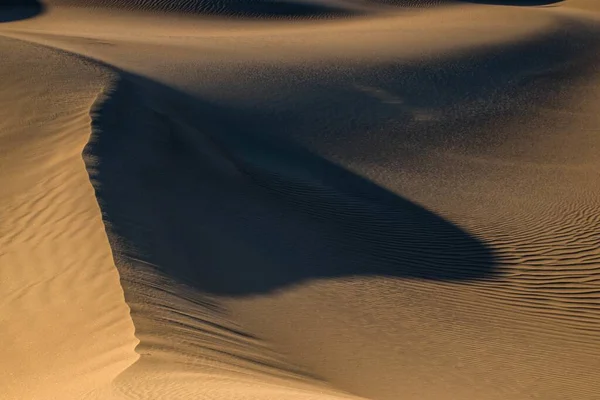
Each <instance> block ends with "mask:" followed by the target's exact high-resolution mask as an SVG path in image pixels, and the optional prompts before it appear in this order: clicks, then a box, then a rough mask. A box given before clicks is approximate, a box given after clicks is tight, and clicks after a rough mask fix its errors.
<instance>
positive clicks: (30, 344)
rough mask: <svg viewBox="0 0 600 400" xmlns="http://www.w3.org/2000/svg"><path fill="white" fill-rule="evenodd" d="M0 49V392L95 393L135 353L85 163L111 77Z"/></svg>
mask: <svg viewBox="0 0 600 400" xmlns="http://www.w3.org/2000/svg"><path fill="white" fill-rule="evenodd" d="M0 47H1V50H0V51H1V52H2V54H3V60H2V61H0V70H1V71H2V77H3V78H2V81H3V84H4V89H5V90H3V93H2V95H1V96H0V103H1V104H2V111H0V115H1V116H0V118H1V119H2V129H0V131H1V132H2V133H1V135H0V140H1V142H2V156H1V161H0V169H2V172H1V173H0V181H1V186H2V194H1V195H0V204H1V206H0V220H1V221H2V223H1V229H0V249H1V251H0V265H2V279H1V284H0V290H1V293H2V301H1V303H0V312H1V315H2V324H1V325H2V328H1V329H0V332H1V334H0V335H1V337H2V342H3V346H2V349H1V350H0V358H1V359H2V362H1V363H0V387H2V397H3V398H5V399H19V400H20V399H42V398H44V399H67V398H68V399H82V398H85V397H86V396H92V397H95V395H93V394H94V393H98V395H97V398H103V395H102V394H100V393H106V391H107V390H108V391H110V385H111V384H112V381H113V380H114V379H115V377H116V376H118V375H119V374H120V373H121V372H122V371H123V370H124V369H126V368H127V367H128V366H129V365H131V364H132V363H134V362H135V360H136V359H137V358H138V356H137V355H136V353H135V352H134V347H135V345H136V343H137V339H136V338H135V337H134V334H133V331H134V327H133V324H132V322H131V318H130V316H129V308H128V307H127V305H126V303H125V301H124V298H123V290H122V288H121V286H120V284H119V275H118V272H117V270H116V268H115V266H114V261H113V259H112V253H111V249H110V246H109V243H108V241H107V239H106V234H105V232H104V226H103V223H102V219H101V215H100V209H99V208H98V204H97V201H96V198H95V196H94V193H93V188H92V186H91V184H90V183H89V178H88V176H87V174H86V173H85V170H84V169H83V168H84V165H83V163H82V160H81V150H82V149H83V146H84V145H85V143H86V142H87V140H88V138H89V135H90V129H89V127H90V125H89V124H90V119H89V107H90V104H91V103H92V102H93V101H94V98H95V96H96V95H97V93H98V92H100V91H101V90H102V87H103V85H105V84H106V83H107V82H109V81H110V80H111V79H112V77H111V74H110V73H109V72H108V71H106V70H102V69H98V68H97V67H95V66H93V65H90V64H89V63H82V62H81V61H80V60H78V59H76V58H75V57H68V56H66V55H64V54H60V53H58V52H56V51H54V50H51V49H48V48H44V47H40V46H36V45H33V44H29V43H25V42H21V41H16V40H14V39H8V38H5V37H1V38H0ZM38 57H42V58H43V59H44V63H39V62H38ZM17 60H18V61H17Z"/></svg>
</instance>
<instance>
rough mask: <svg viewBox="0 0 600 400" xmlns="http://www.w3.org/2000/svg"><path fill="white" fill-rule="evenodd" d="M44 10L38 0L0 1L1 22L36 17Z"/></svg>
mask: <svg viewBox="0 0 600 400" xmlns="http://www.w3.org/2000/svg"><path fill="white" fill-rule="evenodd" d="M43 12H44V6H43V5H42V4H41V3H40V2H39V1H38V0H2V1H1V2H0V23H2V22H11V21H18V20H21V19H27V18H32V17H35V16H36V15H39V14H41V13H43Z"/></svg>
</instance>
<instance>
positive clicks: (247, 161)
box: [84, 25, 598, 296]
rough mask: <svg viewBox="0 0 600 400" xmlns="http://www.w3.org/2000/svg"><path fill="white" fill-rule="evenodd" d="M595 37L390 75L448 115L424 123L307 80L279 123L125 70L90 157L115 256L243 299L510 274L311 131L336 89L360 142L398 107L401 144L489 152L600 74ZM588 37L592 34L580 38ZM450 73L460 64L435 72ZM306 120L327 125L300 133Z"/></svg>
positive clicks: (541, 41)
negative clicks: (344, 161)
mask: <svg viewBox="0 0 600 400" xmlns="http://www.w3.org/2000/svg"><path fill="white" fill-rule="evenodd" d="M568 27H569V29H570V32H571V33H570V34H565V31H564V29H566V28H568ZM563 28H564V29H563ZM589 34H590V31H588V30H587V29H582V28H580V27H579V26H577V25H565V26H562V27H561V26H559V27H557V28H556V29H555V30H553V31H551V32H549V33H547V34H544V35H540V36H539V37H537V38H534V39H532V40H529V41H528V42H526V43H516V44H515V43H513V44H503V45H497V46H492V47H490V48H487V49H482V50H478V51H476V52H469V53H465V54H459V55H457V56H455V57H453V58H451V59H446V61H444V59H442V60H437V61H435V62H434V61H427V60H425V61H423V60H422V61H420V62H419V63H418V64H417V65H416V66H414V65H413V66H410V67H409V69H408V70H404V73H406V74H407V76H406V77H404V78H403V77H402V76H401V75H398V69H397V67H395V66H384V67H382V68H383V69H384V70H386V71H392V72H393V73H394V74H396V75H394V74H391V75H386V76H392V77H394V76H396V77H397V78H396V87H394V86H393V82H390V81H388V82H383V81H382V84H385V86H386V87H387V89H388V90H389V91H390V92H395V91H398V92H402V91H403V90H404V91H405V92H406V91H408V94H410V91H411V90H413V89H414V90H415V93H413V94H412V95H413V96H421V97H419V98H415V99H414V102H415V104H417V105H418V106H419V107H425V106H427V105H429V106H430V108H432V110H433V112H434V114H435V113H436V112H438V111H439V115H440V116H439V118H437V119H434V120H425V121H420V120H414V119H411V115H410V113H404V112H402V111H398V110H397V109H396V108H390V107H388V106H387V105H386V106H385V107H387V108H381V105H378V100H373V99H371V97H365V95H364V93H361V92H359V91H355V92H354V95H351V93H350V92H348V91H336V90H334V89H335V87H334V88H331V87H327V86H323V85H321V84H320V82H319V81H315V85H316V86H317V87H319V88H317V89H314V88H310V90H309V91H308V92H306V93H305V92H303V91H301V90H298V88H299V87H303V86H306V85H305V82H302V81H300V82H296V83H294V84H293V85H292V86H291V88H288V89H286V90H291V92H290V93H289V94H290V95H291V96H294V95H295V96H299V97H297V98H295V97H293V98H294V99H295V101H294V103H293V104H294V105H298V108H294V110H295V111H294V112H295V113H299V115H295V114H294V113H285V112H280V113H279V114H276V115H274V114H273V113H270V112H263V111H261V109H260V105H258V106H257V107H254V108H250V109H244V108H240V107H239V106H232V105H230V106H224V105H219V104H216V103H214V102H211V101H209V100H207V99H203V98H200V97H198V96H192V95H190V94H187V93H183V92H181V91H179V90H177V89H174V88H171V87H168V86H165V85H163V84H161V83H158V82H155V81H152V80H149V79H148V78H144V77H141V76H136V75H132V74H130V73H126V72H121V76H122V78H121V80H120V81H119V82H118V84H117V85H116V87H115V88H113V90H112V91H111V92H109V93H107V94H106V98H105V100H104V101H103V102H101V103H99V104H98V105H97V107H96V108H95V110H94V111H93V113H92V119H93V135H92V138H91V140H90V142H89V143H88V145H87V146H86V148H85V150H84V159H85V161H86V166H87V168H88V172H89V174H90V178H91V180H92V183H93V185H94V188H95V190H96V195H97V198H98V202H99V204H100V208H101V210H102V213H103V218H104V221H105V223H106V226H107V227H108V230H109V239H110V241H111V246H112V247H113V250H114V252H115V254H116V257H123V258H130V259H135V260H142V261H143V262H144V263H145V264H149V265H152V266H154V268H156V269H157V270H159V271H160V272H161V273H163V274H165V275H167V276H170V277H173V278H175V279H177V280H179V281H182V282H185V283H186V284H188V285H190V286H194V287H196V288H198V289H200V290H202V291H205V292H208V293H211V294H217V295H233V296H244V295H253V294H259V293H268V292H271V291H274V290H278V289H281V288H284V287H287V286H290V285H295V284H299V283H302V282H307V281H310V280H315V279H330V278H332V279H346V278H350V277H353V276H388V277H397V278H410V279H427V280H439V281H454V282H460V281H472V280H487V279H492V278H494V277H497V276H498V275H499V274H501V271H499V270H498V268H497V258H496V257H497V256H496V255H495V254H494V251H493V250H492V249H491V248H490V247H488V246H487V245H486V244H485V243H483V242H482V241H481V240H479V239H478V238H477V237H475V236H473V235H472V234H470V233H468V232H466V231H465V230H464V229H461V228H460V227H458V226H456V225H455V224H453V223H452V222H450V221H448V220H447V219H444V218H443V217H441V216H439V215H437V214H435V213H433V212H431V211H429V210H427V209H425V208H424V207H422V206H420V205H418V204H415V203H413V202H411V201H410V200H409V199H406V198H403V197H402V196H399V195H398V194H396V193H394V192H392V191H390V190H388V189H385V188H383V187H381V186H379V185H377V184H375V183H374V182H372V181H370V180H368V179H366V178H364V177H362V176H360V175H359V174H357V173H355V172H352V171H350V170H349V169H348V168H346V167H344V166H342V165H339V164H338V163H336V162H333V161H331V159H328V158H326V157H325V156H323V155H321V154H317V153H316V152H314V151H313V150H310V148H309V147H307V146H305V145H304V144H302V143H301V142H299V141H298V140H296V139H297V137H298V135H297V134H298V133H300V134H302V133H304V134H305V135H308V136H310V135H316V136H319V135H320V131H321V130H324V129H329V130H331V126H327V127H326V126H323V125H322V124H323V115H322V113H323V112H324V111H323V110H324V105H323V104H322V103H319V101H315V100H317V99H318V98H320V97H321V96H323V97H324V99H325V101H326V102H328V101H329V99H330V97H328V96H334V95H335V96H336V98H337V99H338V102H337V103H330V107H335V112H334V113H333V114H331V115H337V117H336V119H334V120H332V119H331V118H329V119H328V120H329V121H330V124H333V123H335V121H338V122H339V126H337V128H338V130H339V132H340V133H341V132H344V134H346V128H347V125H345V124H346V122H345V121H346V120H349V119H350V120H351V119H352V118H355V119H356V118H357V117H356V115H357V114H361V112H357V109H358V110H363V111H362V113H363V114H364V116H363V117H361V118H364V121H361V120H360V118H359V119H358V120H355V121H354V122H352V123H353V125H354V126H355V127H356V129H355V130H356V132H350V133H349V135H356V134H362V135H366V136H372V133H373V132H375V131H376V129H375V128H377V127H378V124H380V123H381V121H384V120H388V119H389V118H390V116H391V115H389V114H386V113H390V112H391V113H394V115H395V116H396V117H397V118H398V122H399V124H398V125H399V126H404V127H405V128H404V130H396V131H395V133H394V135H395V136H397V138H396V140H400V141H402V140H408V141H414V143H415V144H416V145H418V146H422V147H419V148H420V149H422V151H429V150H428V146H429V147H431V146H430V145H433V147H439V146H445V144H444V143H446V144H447V143H449V141H450V143H451V141H452V140H457V139H455V138H453V137H452V136H453V135H458V136H460V138H459V139H458V142H457V144H458V145H459V147H460V146H462V143H475V144H476V145H477V146H479V147H481V146H483V147H485V146H488V145H490V143H493V142H494V141H495V140H496V138H495V135H496V134H497V132H498V131H497V130H496V131H493V130H490V129H489V127H490V125H492V124H494V125H498V123H500V124H502V125H503V126H511V124H514V123H517V124H520V125H521V127H523V126H526V125H524V122H526V119H527V118H529V119H531V118H533V116H534V115H536V112H535V108H534V107H535V106H536V105H545V104H547V103H549V102H550V103H552V102H554V103H556V101H557V100H556V99H555V96H556V95H557V94H558V93H563V92H564V87H565V85H567V84H569V85H570V84H572V82H573V81H574V80H575V79H580V78H582V77H585V74H587V73H588V70H589V69H590V68H591V69H593V65H594V63H595V59H592V58H590V51H591V52H593V53H594V54H597V53H595V50H596V49H597V48H598V46H597V45H598V43H597V42H598V40H594V39H593V37H591V36H589ZM581 37H585V38H588V41H587V42H586V41H580V40H579V41H578V40H573V39H577V38H581ZM591 46H594V47H591ZM524 57H525V58H524ZM524 60H527V61H526V62H524ZM440 65H449V66H450V67H448V68H449V70H448V71H445V70H443V71H441V72H440V76H435V74H433V75H432V71H436V70H438V69H439V68H440ZM414 68H416V70H414ZM443 68H446V67H443ZM443 68H442V69H443ZM411 69H413V72H414V73H409V72H410V71H411ZM421 70H422V71H423V73H422V74H421V73H419V72H418V71H421ZM400 71H402V69H401V70H400ZM415 71H416V72H415ZM457 71H460V72H459V73H456V72H457ZM519 72H522V73H519ZM283 73H284V74H286V76H287V75H288V74H290V71H284V72H283ZM356 73H358V74H359V75H361V76H363V75H364V76H368V75H369V74H368V73H367V72H365V71H362V72H361V71H358V72H356ZM342 75H343V74H342ZM263 76H269V77H271V78H273V74H264V75H263ZM309 76H314V74H312V73H310V72H309ZM374 76H375V78H377V76H378V75H377V74H375V75H374ZM344 79H345V78H344ZM448 79H449V80H450V81H449V82H446V80H448ZM274 80H276V81H277V79H274ZM350 81H351V82H352V79H351V80H350ZM351 82H346V83H345V84H346V85H347V84H348V83H351ZM407 82H412V83H410V84H409V85H407ZM436 82H437V83H436ZM469 83H470V84H469ZM294 85H296V86H294ZM432 85H433V87H432ZM411 88H412V89H411ZM417 89H419V90H417ZM430 89H431V93H430V95H431V96H430V95H428V94H427V92H428V90H430ZM340 90H341V89H340ZM439 90H442V91H443V92H442V93H440V92H439ZM284 94H285V93H284ZM405 94H406V93H405ZM563 94H564V93H563ZM311 96H313V97H311ZM314 96H316V97H314ZM340 99H341V100H340ZM366 99H367V100H366ZM368 99H371V100H368ZM500 100H501V104H500V106H498V101H500ZM482 103H483V104H491V107H483V108H481V107H479V106H478V107H479V108H475V112H474V113H473V112H462V111H461V110H458V111H460V112H458V113H457V110H456V104H458V105H461V104H464V105H465V106H468V105H481V104H482ZM334 104H335V105H334ZM357 105H358V106H357ZM555 106H559V105H558V104H555ZM311 107H312V108H311ZM357 107H358V108H357ZM448 107H450V108H448ZM376 109H377V110H384V111H385V113H384V114H379V113H378V112H376V111H377V110H376ZM311 110H312V111H311ZM330 111H333V110H330ZM327 115H330V114H327ZM327 115H325V116H327ZM340 115H341V116H340ZM300 116H302V118H304V119H307V118H308V119H309V120H310V119H311V118H314V121H312V120H311V121H309V122H308V123H305V124H301V123H299V117H300ZM350 116H352V118H350ZM342 121H343V123H342ZM383 126H384V127H385V125H383ZM396 126H397V125H396ZM370 128H373V129H370ZM459 129H460V130H459ZM294 130H296V131H294ZM298 130H300V132H298ZM361 132H362V133H361ZM300 136H301V135H300ZM348 138H350V137H348ZM381 138H385V136H382V137H381ZM374 140H377V138H375V139H374ZM465 141H466V142H465ZM386 147H389V146H386ZM370 150H372V148H371V147H369V146H366V147H365V148H364V149H363V151H366V152H368V151H370ZM395 157H396V158H398V159H400V160H402V158H403V157H408V155H406V154H404V153H402V152H398V153H396V154H395ZM417 161H418V160H417Z"/></svg>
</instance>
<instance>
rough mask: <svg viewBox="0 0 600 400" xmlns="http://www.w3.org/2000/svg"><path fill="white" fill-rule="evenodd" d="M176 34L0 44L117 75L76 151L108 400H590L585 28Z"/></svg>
mask: <svg viewBox="0 0 600 400" xmlns="http://www.w3.org/2000/svg"><path fill="white" fill-rule="evenodd" d="M82 4H84V3H82ZM581 4H583V3H581ZM93 15H95V16H96V18H97V17H98V16H102V17H103V20H102V21H103V22H104V23H105V25H103V26H100V27H99V26H98V24H96V26H91V24H89V23H86V22H90V21H91V20H90V19H86V18H90V16H93ZM591 15H592V14H590V15H589V16H591ZM170 18H171V17H168V16H161V17H147V16H141V15H138V14H134V13H132V14H128V16H127V15H121V14H118V15H117V14H114V13H112V12H110V11H108V12H107V11H104V12H99V11H93V12H89V11H86V10H81V9H80V10H69V9H63V10H59V9H51V10H49V13H48V14H45V15H42V16H41V17H40V18H39V19H36V20H31V24H29V22H28V21H20V22H15V23H14V24H7V25H5V26H4V27H3V29H4V30H3V33H4V34H6V35H12V36H15V37H20V38H23V39H27V40H31V41H35V42H38V43H43V44H45V45H46V46H54V47H58V48H62V49H65V50H68V51H69V52H73V53H80V54H83V55H86V56H88V57H90V58H92V59H95V60H98V62H99V63H100V64H102V65H103V68H110V65H113V66H116V67H118V68H120V69H115V70H114V74H115V76H117V77H118V79H115V80H114V81H113V82H112V84H111V85H110V86H107V85H105V86H104V88H103V94H102V95H101V96H100V97H98V100H97V101H96V103H95V105H94V106H93V108H92V111H91V115H92V120H93V121H92V128H93V135H92V140H91V141H90V143H89V144H88V145H87V147H86V148H85V150H84V159H85V166H86V167H87V170H88V172H89V175H90V179H91V181H92V184H93V186H94V188H95V190H96V196H97V200H98V203H99V205H100V208H101V210H102V214H103V218H104V221H105V224H106V228H107V233H108V238H109V243H110V246H111V247H112V250H113V254H114V257H115V264H116V266H117V268H118V270H119V273H120V276H121V284H122V287H123V290H124V292H125V299H126V301H127V303H128V305H129V306H130V307H131V317H132V319H133V322H134V325H135V328H136V336H137V337H138V339H139V340H140V343H139V345H138V346H137V348H136V351H137V353H138V354H140V359H139V360H138V361H137V362H136V363H135V364H133V365H132V366H131V367H129V368H128V369H126V370H125V371H124V372H123V373H121V374H120V375H119V376H118V377H117V378H116V379H115V380H114V381H113V385H112V389H114V390H113V393H112V395H114V396H117V397H118V398H133V399H164V398H169V399H188V398H217V399H219V398H228V399H229V398H232V399H256V398H258V399H275V398H277V399H279V398H291V399H324V398H349V397H351V396H350V395H347V394H345V393H353V394H355V395H359V396H363V397H366V398H372V399H390V400H391V399H398V398H403V399H432V400H433V399H436V400H437V399H455V398H465V399H471V398H475V399H498V400H500V399H532V398H539V399H550V400H553V399H556V400H558V399H561V400H563V399H574V400H575V399H578V400H579V399H590V400H593V399H595V398H596V397H597V393H598V392H600V386H599V385H600V383H599V382H598V379H597V371H598V370H600V361H599V360H600V354H599V350H598V349H599V348H600V342H599V340H600V339H599V332H600V299H599V297H598V292H599V289H600V286H599V284H600V277H599V273H600V271H599V268H600V264H599V262H600V248H599V246H600V237H599V234H598V232H600V231H599V228H600V227H599V224H600V220H599V218H598V215H600V212H599V211H600V210H599V208H600V205H599V204H598V201H597V199H598V194H599V193H598V192H599V191H600V185H599V182H598V179H599V177H598V170H599V169H598V167H599V165H598V159H597V150H598V147H600V142H599V139H598V130H599V129H600V128H599V127H600V120H599V117H597V113H596V112H595V110H596V109H597V107H598V105H599V104H600V92H599V90H598V87H600V86H599V85H598V84H599V83H600V76H599V74H598V67H597V66H598V65H599V59H598V57H599V54H600V53H599V48H600V43H599V39H598V38H600V35H598V30H599V25H598V24H597V22H596V21H595V20H594V17H592V18H587V17H586V16H584V15H582V14H577V13H572V12H570V10H569V9H568V8H562V7H559V8H552V9H548V10H545V9H535V10H527V9H523V8H510V7H506V8H502V7H487V6H464V8H460V9H456V8H454V9H443V8H440V9H436V10H431V11H427V12H424V13H419V14H418V15H404V16H386V17H369V18H360V19H357V20H352V21H339V22H336V21H327V22H326V23H319V24H316V23H306V24H305V23H298V24H296V25H294V26H293V27H288V26H286V24H284V23H281V22H278V23H273V24H266V23H264V22H263V23H264V26H263V25H262V24H263V23H261V24H260V25H259V24H257V23H248V24H247V25H244V24H239V23H236V24H229V23H225V22H219V23H213V22H211V21H206V20H203V19H194V18H190V19H184V18H177V19H170ZM124 21H127V24H124ZM494 21H495V22H494ZM33 22H35V24H33ZM119 26H121V27H119ZM123 26H124V27H125V28H123ZM133 27H135V29H133ZM375 27H377V29H375ZM0 28H2V27H0ZM104 29H106V32H104V31H103V30H104ZM78 30H80V31H81V33H80V34H78ZM168 32H170V35H169V33H168ZM340 33H343V39H337V37H338V36H339V35H340ZM40 51H41V50H40ZM44 51H49V50H44ZM23 54H25V53H23ZM71 58H72V57H68V56H66V55H65V56H64V60H70V59H71ZM89 62H92V61H89ZM78 68H80V67H78ZM74 84H77V82H74ZM78 85H80V84H78ZM88 106H89V103H88ZM27 143H29V144H31V145H33V144H34V143H37V142H36V141H33V140H27ZM64 148H67V147H66V146H65V147H64ZM79 149H81V147H80V148H79ZM11 165H19V164H18V163H16V162H15V163H14V164H11ZM80 167H81V170H80V171H81V172H83V164H82V163H81V160H80ZM7 176H13V175H12V172H11V173H9V174H8V175H7ZM82 187H83V186H82ZM22 190H24V189H22ZM15 215H17V213H15ZM73 215H78V214H73ZM81 237H83V236H81ZM83 248H84V246H82V249H83ZM95 248H96V247H95ZM86 287H87V284H86ZM90 315H91V314H90ZM15 326H18V325H15ZM82 326H83V327H84V328H85V326H86V325H85V324H82ZM73 331H75V329H73ZM81 332H82V337H84V336H85V337H87V338H89V337H91V336H90V335H86V333H85V332H86V331H85V330H83V331H81ZM91 348H93V347H91ZM107 376H108V375H107ZM113 376H114V375H113ZM111 377H112V376H111ZM23 379H24V378H21V379H19V380H17V382H21V381H23ZM74 398H77V397H74ZM100 398H102V397H100Z"/></svg>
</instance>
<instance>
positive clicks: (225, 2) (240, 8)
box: [61, 0, 353, 19]
mask: <svg viewBox="0 0 600 400" xmlns="http://www.w3.org/2000/svg"><path fill="white" fill-rule="evenodd" d="M61 4H63V5H75V6H78V5H80V0H61ZM87 4H88V5H89V6H95V7H104V8H119V9H125V10H136V11H160V12H169V13H185V14H190V13H192V14H199V15H211V16H222V17H227V18H232V17H234V18H259V19H260V18H264V19H271V18H285V19H290V18H291V19H295V18H329V17H339V16H349V15H352V14H353V12H351V11H348V10H344V9H341V8H337V7H333V6H327V5H326V4H315V3H313V4H311V3H306V2H303V1H298V2H295V1H292V0H289V1H278V0H169V1H153V0H91V1H88V3H87Z"/></svg>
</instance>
